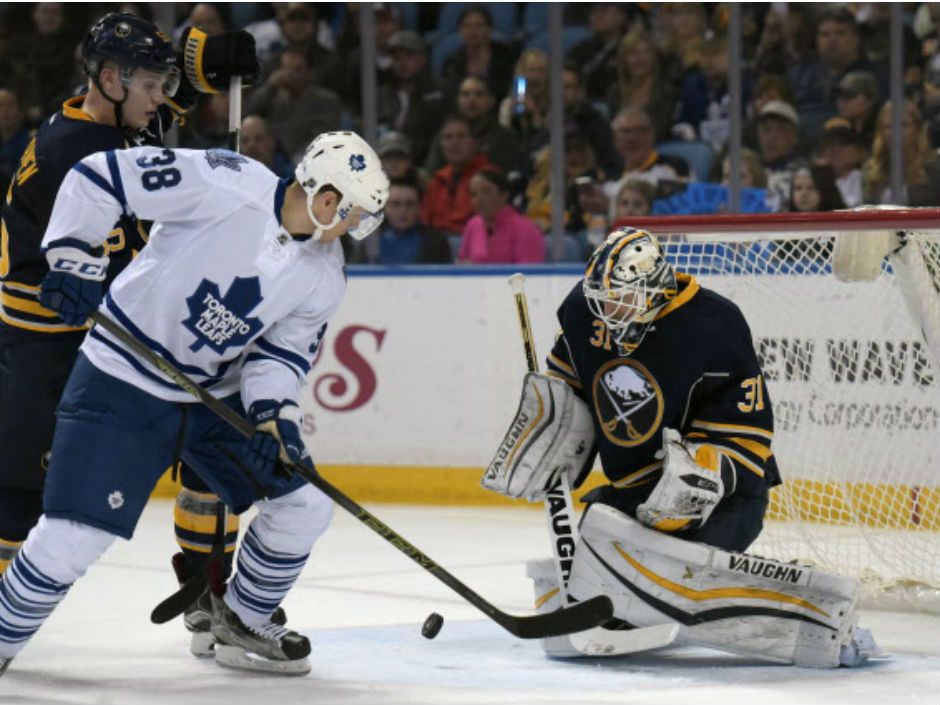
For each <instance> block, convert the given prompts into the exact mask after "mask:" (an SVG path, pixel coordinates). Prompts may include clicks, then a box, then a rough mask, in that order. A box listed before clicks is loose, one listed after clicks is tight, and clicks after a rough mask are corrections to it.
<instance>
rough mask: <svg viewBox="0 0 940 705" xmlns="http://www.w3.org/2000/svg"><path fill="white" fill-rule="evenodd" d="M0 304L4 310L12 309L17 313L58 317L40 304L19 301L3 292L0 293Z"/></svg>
mask: <svg viewBox="0 0 940 705" xmlns="http://www.w3.org/2000/svg"><path fill="white" fill-rule="evenodd" d="M0 303H2V304H3V307H4V308H12V309H15V310H17V311H25V312H26V313H34V314H36V315H37V316H45V317H46V318H58V317H59V316H58V314H56V312H55V311H50V310H49V309H47V308H46V307H45V306H43V305H42V304H39V303H36V302H35V301H29V300H27V299H19V298H17V297H15V296H11V295H10V294H8V293H6V292H5V291H4V292H2V293H0Z"/></svg>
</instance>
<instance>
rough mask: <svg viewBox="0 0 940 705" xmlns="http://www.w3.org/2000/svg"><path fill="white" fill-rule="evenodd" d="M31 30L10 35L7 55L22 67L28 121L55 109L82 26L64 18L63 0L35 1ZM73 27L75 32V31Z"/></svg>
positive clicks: (67, 79)
mask: <svg viewBox="0 0 940 705" xmlns="http://www.w3.org/2000/svg"><path fill="white" fill-rule="evenodd" d="M32 23H33V27H32V31H31V32H28V33H25V34H22V35H13V36H11V37H10V42H9V43H10V56H11V57H13V59H14V61H16V62H17V63H18V64H19V65H20V66H21V67H22V68H23V75H22V79H23V87H24V89H25V90H26V92H25V93H23V94H21V95H20V97H21V99H22V100H23V105H24V107H25V112H26V114H27V116H28V119H29V121H30V122H33V123H35V122H38V121H39V120H40V119H41V118H42V117H43V116H45V115H48V114H50V113H52V112H55V111H56V110H57V109H58V108H59V107H60V106H59V103H61V102H62V100H64V99H65V98H67V97H68V94H69V92H70V89H71V79H72V69H73V65H74V52H75V46H76V45H77V44H78V42H79V39H80V36H81V31H82V28H76V27H72V26H70V23H67V22H66V21H65V8H64V3H60V2H38V3H36V5H35V6H34V7H33V12H32ZM76 30H77V33H76Z"/></svg>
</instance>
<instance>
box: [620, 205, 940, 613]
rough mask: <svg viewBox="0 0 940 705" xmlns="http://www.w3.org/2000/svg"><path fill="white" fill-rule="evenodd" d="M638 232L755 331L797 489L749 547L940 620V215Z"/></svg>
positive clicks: (709, 223)
mask: <svg viewBox="0 0 940 705" xmlns="http://www.w3.org/2000/svg"><path fill="white" fill-rule="evenodd" d="M624 224H629V225H631V226H633V227H637V228H643V229H646V230H649V231H651V232H655V233H657V234H658V235H659V236H660V237H661V239H662V240H663V244H664V247H665V250H666V253H667V257H668V258H669V259H670V260H671V261H672V262H673V263H674V264H675V265H676V267H677V268H678V269H679V270H680V271H685V272H687V273H689V274H692V275H694V276H695V277H696V278H697V279H698V280H699V282H700V283H701V284H702V285H704V286H707V287H709V288H712V289H714V290H716V291H718V292H719V293H721V294H723V295H725V296H727V297H728V298H730V299H731V300H732V301H734V302H735V303H736V304H737V305H738V306H739V307H740V308H741V310H742V311H743V313H744V315H745V317H746V318H747V320H748V323H749V325H750V327H751V332H752V334H753V338H754V343H755V347H756V350H757V353H758V356H759V357H760V359H761V363H762V366H763V370H764V376H765V380H766V387H767V390H768V394H769V396H770V399H771V401H772V403H773V408H774V417H775V433H774V441H773V448H774V452H775V454H776V456H777V460H778V463H779V466H780V470H781V474H782V476H783V479H784V484H783V485H782V486H781V487H778V488H776V489H774V490H773V491H772V493H771V495H772V497H771V506H770V510H769V513H768V521H767V523H766V527H765V530H764V532H763V534H762V535H761V538H760V539H759V540H758V542H757V543H756V544H755V545H754V546H753V547H752V548H751V549H750V550H751V551H752V552H755V553H758V554H760V555H766V556H771V557H774V558H779V559H784V560H794V559H796V560H800V561H803V562H808V563H810V564H813V565H816V566H819V567H821V568H824V569H826V570H831V571H836V572H839V573H843V574H850V575H855V576H857V577H859V578H861V579H862V582H863V585H864V590H863V604H864V605H867V606H869V607H874V608H881V609H905V610H914V611H925V612H931V613H940V209H860V210H854V211H842V212H838V213H812V214H803V213H793V214H773V215H740V216H739V215H724V216H711V217H709V216H688V217H658V218H656V217H653V218H633V219H631V220H630V221H629V223H624Z"/></svg>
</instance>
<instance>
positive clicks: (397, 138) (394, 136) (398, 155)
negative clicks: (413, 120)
mask: <svg viewBox="0 0 940 705" xmlns="http://www.w3.org/2000/svg"><path fill="white" fill-rule="evenodd" d="M375 152H376V154H378V155H379V158H380V159H381V160H382V168H383V169H384V170H385V174H386V175H387V176H388V178H389V181H412V182H414V183H415V184H417V185H418V188H419V190H420V189H421V188H422V187H423V186H424V184H425V183H426V182H427V174H425V173H424V170H423V169H419V168H418V167H417V166H416V165H415V163H414V159H413V158H412V156H411V140H409V139H408V138H407V137H406V136H405V135H404V134H403V133H401V132H394V131H392V132H386V133H385V134H384V135H382V137H381V138H380V139H379V144H378V147H377V148H376V150H375Z"/></svg>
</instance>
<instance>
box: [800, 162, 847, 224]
mask: <svg viewBox="0 0 940 705" xmlns="http://www.w3.org/2000/svg"><path fill="white" fill-rule="evenodd" d="M791 180H792V183H793V188H792V195H791V197H790V203H789V210H791V211H794V212H798V213H805V212H807V211H835V210H844V209H845V201H843V200H842V194H841V193H839V188H838V187H837V186H836V177H835V173H834V172H833V171H832V169H831V168H829V167H828V166H809V165H806V164H803V165H800V166H798V167H797V168H795V169H794V170H793V176H792V179H791Z"/></svg>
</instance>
